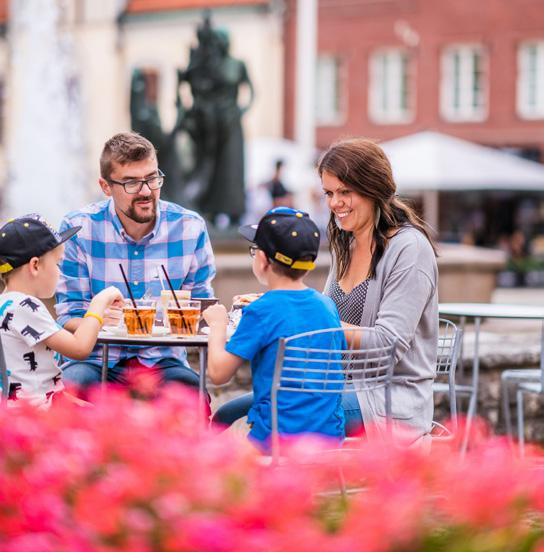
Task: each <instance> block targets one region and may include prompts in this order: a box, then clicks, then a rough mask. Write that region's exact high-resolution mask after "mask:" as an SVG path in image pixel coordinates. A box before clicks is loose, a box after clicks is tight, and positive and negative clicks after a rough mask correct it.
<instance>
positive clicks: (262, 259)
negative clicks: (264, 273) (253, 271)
mask: <svg viewBox="0 0 544 552" xmlns="http://www.w3.org/2000/svg"><path fill="white" fill-rule="evenodd" d="M255 256H256V257H257V260H258V261H259V264H260V265H261V267H262V268H263V269H264V268H266V267H267V266H268V265H269V264H270V261H269V260H268V257H267V256H266V253H265V252H264V251H263V250H262V249H257V251H256V252H255Z"/></svg>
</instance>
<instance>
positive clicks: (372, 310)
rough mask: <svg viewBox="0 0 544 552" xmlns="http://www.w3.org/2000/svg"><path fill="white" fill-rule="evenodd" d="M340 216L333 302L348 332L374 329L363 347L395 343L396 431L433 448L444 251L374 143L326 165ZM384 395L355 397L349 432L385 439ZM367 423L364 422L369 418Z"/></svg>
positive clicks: (331, 229) (345, 145) (344, 150)
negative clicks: (439, 261) (402, 195)
mask: <svg viewBox="0 0 544 552" xmlns="http://www.w3.org/2000/svg"><path fill="white" fill-rule="evenodd" d="M318 171H319V175H320V177H321V181H322V186H323V191H324V193H325V196H326V199H327V204H328V207H329V209H330V211H331V214H330V220H329V224H328V234H329V243H330V250H331V254H332V257H333V263H332V267H331V272H330V274H329V277H328V280H327V283H326V286H325V293H326V294H327V295H329V296H330V297H331V298H332V299H333V300H334V302H335V303H336V305H337V307H338V311H339V313H340V318H341V320H342V323H343V325H345V326H346V327H350V326H351V327H363V328H365V327H372V328H374V329H375V330H376V331H375V332H368V333H367V334H366V335H365V332H363V333H362V337H361V340H362V342H363V343H362V344H361V345H362V346H363V347H364V346H366V345H368V346H378V345H384V344H387V343H391V342H392V341H394V340H396V342H397V346H396V364H395V368H394V378H393V384H392V401H391V403H392V417H393V421H394V423H395V424H396V423H398V424H399V425H401V426H404V427H408V428H410V429H412V430H413V432H411V436H410V437H409V442H415V441H419V439H425V438H426V437H427V436H428V435H429V434H430V431H431V423H432V417H433V392H432V383H433V379H434V374H435V365H436V354H437V339H438V296H437V289H438V285H437V280H438V271H437V266H436V251H435V247H434V244H433V242H432V239H431V237H430V235H429V232H428V230H427V228H426V227H425V223H423V221H421V219H419V218H418V216H417V215H416V214H415V213H414V211H413V210H412V209H411V208H410V207H409V206H408V205H407V204H406V203H404V202H403V201H402V200H400V199H399V198H398V196H397V195H396V185H395V182H394V180H393V174H392V170H391V165H390V163H389V160H388V159H387V157H386V156H385V154H384V152H383V150H382V149H381V148H380V147H379V146H378V145H377V144H376V143H374V142H373V141H371V140H367V139H363V138H355V139H351V140H344V141H340V142H338V143H336V144H333V145H332V146H331V147H330V148H329V149H328V150H327V151H326V152H325V154H324V155H323V156H322V158H321V160H320V162H319V165H318ZM384 403H385V400H384V393H383V391H382V390H380V391H379V392H365V393H358V394H357V395H355V393H353V394H348V395H346V398H345V402H344V408H345V414H346V431H347V433H348V434H349V433H350V432H353V431H355V430H356V429H357V428H358V427H359V428H360V426H361V425H362V422H363V420H364V423H365V424H366V426H365V429H366V430H367V432H368V431H369V430H370V428H374V429H375V430H376V431H379V428H380V427H381V426H382V425H381V424H379V423H377V424H375V423H374V422H380V421H381V420H383V417H384V415H385V404H384ZM361 418H362V419H361Z"/></svg>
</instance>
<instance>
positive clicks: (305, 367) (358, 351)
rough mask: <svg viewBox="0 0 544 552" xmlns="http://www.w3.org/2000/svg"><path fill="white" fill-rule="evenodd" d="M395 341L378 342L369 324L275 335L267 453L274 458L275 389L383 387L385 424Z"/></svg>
mask: <svg viewBox="0 0 544 552" xmlns="http://www.w3.org/2000/svg"><path fill="white" fill-rule="evenodd" d="M395 345H396V343H395V342H393V343H385V344H384V343H383V338H381V339H380V336H379V334H378V333H377V332H376V330H374V329H372V328H353V329H349V330H346V329H343V328H331V329H325V330H317V331H313V332H306V333H302V334H297V335H294V336H292V337H288V338H282V339H280V342H279V346H278V353H277V356H276V366H275V370H274V378H273V383H272V390H271V407H272V435H271V440H272V456H273V458H278V457H279V441H280V439H279V412H278V393H280V392H282V393H314V394H320V395H321V396H322V395H323V394H324V393H336V394H342V393H345V392H353V391H371V390H379V389H383V391H384V394H385V412H386V418H387V423H389V422H388V421H389V418H390V415H391V389H390V385H391V380H392V377H393V367H394V358H395ZM346 384H347V385H346Z"/></svg>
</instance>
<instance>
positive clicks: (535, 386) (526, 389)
mask: <svg viewBox="0 0 544 552" xmlns="http://www.w3.org/2000/svg"><path fill="white" fill-rule="evenodd" d="M539 372H540V374H539V376H540V379H539V381H522V382H519V383H518V389H517V392H516V411H517V417H518V444H519V452H520V455H521V456H522V457H523V456H524V455H525V420H524V413H523V396H524V394H525V393H532V394H535V395H542V394H544V370H539Z"/></svg>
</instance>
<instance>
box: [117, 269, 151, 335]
mask: <svg viewBox="0 0 544 552" xmlns="http://www.w3.org/2000/svg"><path fill="white" fill-rule="evenodd" d="M119 268H120V269H121V274H122V275H123V280H124V281H125V285H126V286H127V290H128V294H129V296H130V300H131V301H132V305H133V306H134V310H135V311H136V318H137V319H138V325H139V326H140V330H142V332H143V333H145V330H144V325H143V324H142V321H141V320H140V313H139V312H138V307H137V306H136V300H135V299H134V295H132V290H131V289H130V286H129V285H128V279H127V275H126V274H125V271H124V269H123V265H122V264H121V263H119Z"/></svg>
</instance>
